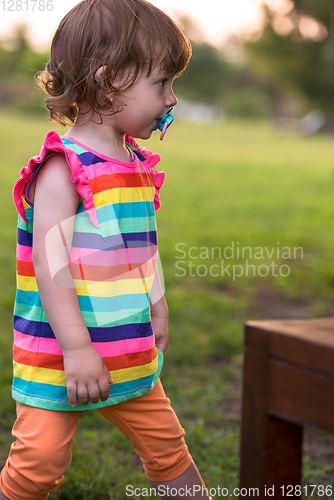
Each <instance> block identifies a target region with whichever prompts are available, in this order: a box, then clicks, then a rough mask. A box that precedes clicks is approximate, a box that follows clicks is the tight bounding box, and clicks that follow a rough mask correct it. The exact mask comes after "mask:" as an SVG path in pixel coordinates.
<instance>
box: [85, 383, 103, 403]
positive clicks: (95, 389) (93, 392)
mask: <svg viewBox="0 0 334 500" xmlns="http://www.w3.org/2000/svg"><path fill="white" fill-rule="evenodd" d="M87 389H88V397H89V401H91V402H92V403H98V402H99V401H100V388H99V385H98V383H97V382H94V383H90V384H88V387H87Z"/></svg>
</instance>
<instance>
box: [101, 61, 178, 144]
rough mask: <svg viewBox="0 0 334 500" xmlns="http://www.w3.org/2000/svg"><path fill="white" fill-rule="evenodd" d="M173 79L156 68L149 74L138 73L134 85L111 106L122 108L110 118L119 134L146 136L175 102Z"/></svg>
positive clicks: (148, 135)
mask: <svg viewBox="0 0 334 500" xmlns="http://www.w3.org/2000/svg"><path fill="white" fill-rule="evenodd" d="M173 81H174V77H170V76H168V75H166V73H165V72H164V71H163V70H161V69H160V68H156V69H155V70H154V71H153V72H152V73H151V75H150V76H149V77H146V75H145V74H143V75H142V76H140V78H139V80H138V82H137V83H136V85H135V86H134V87H132V88H131V89H130V90H128V91H126V92H124V93H123V94H122V96H121V97H119V98H115V99H114V102H113V106H114V107H115V109H117V107H118V106H121V108H122V111H120V112H119V113H116V114H115V115H113V116H111V117H110V120H111V124H112V125H113V127H114V128H115V129H116V130H117V131H118V132H119V133H121V134H128V135H130V136H131V137H134V138H138V139H149V138H150V137H151V135H152V132H153V130H154V128H155V127H156V126H157V123H158V122H159V121H160V120H161V118H162V117H163V116H164V115H165V114H166V113H167V111H168V110H169V109H170V108H171V107H172V106H175V105H176V104H177V99H176V96H175V94H174V92H173V89H172V85H173Z"/></svg>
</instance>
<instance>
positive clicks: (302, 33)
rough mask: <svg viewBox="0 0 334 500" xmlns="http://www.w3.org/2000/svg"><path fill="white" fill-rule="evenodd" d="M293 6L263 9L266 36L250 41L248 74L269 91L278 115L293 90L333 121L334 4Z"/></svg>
mask: <svg viewBox="0 0 334 500" xmlns="http://www.w3.org/2000/svg"><path fill="white" fill-rule="evenodd" d="M289 4H290V10H288V11H287V12H286V13H284V14H281V13H278V12H275V11H273V10H271V9H270V8H269V7H268V6H264V5H263V9H264V11H265V19H266V21H265V27H264V29H263V32H262V34H261V36H260V38H259V39H258V40H256V41H250V42H247V43H245V54H246V59H247V65H248V68H249V71H250V72H251V73H252V74H253V75H254V76H255V77H256V78H257V79H258V80H260V81H262V82H264V83H266V84H267V85H268V87H269V88H270V92H271V94H272V97H273V99H274V102H275V103H276V110H275V111H276V114H278V113H279V109H278V108H279V106H280V104H281V99H280V98H281V96H282V93H283V92H284V91H285V90H288V91H291V92H294V93H297V94H298V93H301V94H302V95H303V96H304V97H305V99H306V100H307V101H308V103H309V104H310V106H312V107H317V108H320V109H322V110H323V111H324V112H325V113H326V114H327V115H329V117H331V120H334V0H316V1H315V0H289ZM282 91H283V92H282Z"/></svg>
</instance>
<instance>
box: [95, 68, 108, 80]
mask: <svg viewBox="0 0 334 500" xmlns="http://www.w3.org/2000/svg"><path fill="white" fill-rule="evenodd" d="M106 69H107V66H101V67H100V68H99V69H98V70H97V71H96V72H95V75H94V78H95V80H96V81H97V82H99V81H101V80H103V73H104V72H105V70H106Z"/></svg>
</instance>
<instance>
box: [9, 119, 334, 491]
mask: <svg viewBox="0 0 334 500" xmlns="http://www.w3.org/2000/svg"><path fill="white" fill-rule="evenodd" d="M52 127H53V126H52V125H49V124H48V123H47V121H46V120H45V121H43V120H42V119H38V118H30V117H23V116H19V115H17V116H15V115H9V114H8V115H6V114H2V116H1V117H0V130H1V137H0V144H1V168H0V181H1V184H0V186H1V188H0V189H1V197H0V209H1V214H2V218H1V235H2V237H1V247H0V248H1V251H0V269H1V273H0V285H1V286H0V313H1V322H0V363H1V371H0V395H1V408H0V415H1V419H0V454H1V456H0V460H5V458H6V456H7V453H8V447H9V444H10V442H11V436H10V427H11V424H12V422H13V419H14V408H15V406H14V402H13V401H12V400H11V397H10V383H11V343H12V327H11V316H12V305H13V300H14V293H15V235H16V212H15V208H14V205H13V202H12V186H13V183H14V182H15V180H16V179H17V178H18V176H19V170H20V168H21V167H22V166H23V165H25V164H26V161H27V159H28V158H29V157H30V156H32V155H36V154H38V152H39V150H40V147H41V143H42V139H43V137H44V134H45V133H46V132H47V130H49V129H50V128H52ZM57 130H58V131H60V132H62V130H63V129H57ZM145 145H146V146H149V147H150V148H151V149H152V150H153V151H157V152H159V153H160V154H161V157H162V161H161V164H160V167H158V168H159V169H162V170H165V172H166V183H165V186H164V187H163V189H162V191H161V199H162V208H161V210H159V212H158V213H157V220H158V235H159V251H160V255H161V259H162V264H163V271H164V277H165V283H166V298H167V302H168V305H169V310H170V346H169V348H168V351H167V354H166V356H165V364H164V368H163V372H162V377H161V378H162V381H163V384H164V387H165V390H166V392H167V395H168V396H169V397H170V398H171V401H172V404H173V407H174V408H175V410H176V412H177V414H178V415H179V418H180V421H181V423H182V425H183V426H184V428H185V430H186V439H187V443H188V446H189V448H190V451H191V453H192V454H193V457H194V459H195V461H196V462H197V465H198V467H199V469H200V471H201V473H202V475H203V478H204V479H205V481H206V483H207V485H208V486H209V487H216V486H217V485H220V486H221V487H223V486H224V487H228V488H230V489H232V488H233V487H237V486H238V472H239V432H240V413H239V412H238V411H232V410H230V409H228V408H227V407H226V404H225V403H226V402H227V401H228V400H229V399H231V398H232V400H233V401H235V402H238V401H240V377H241V369H240V365H241V363H242V349H243V325H244V322H245V321H246V320H247V319H256V318H266V317H275V314H278V313H277V311H278V309H277V304H278V303H281V305H282V308H283V309H282V310H280V312H279V317H284V314H285V312H286V314H287V315H289V316H290V317H296V316H298V312H299V311H300V310H301V309H298V307H300V304H303V307H304V309H302V311H303V317H314V316H321V315H330V314H332V312H331V311H332V306H333V304H334V286H333V285H334V261H333V254H334V239H333V230H334V203H333V194H334V182H333V172H334V170H333V169H334V160H333V158H334V142H333V139H332V137H326V136H317V137H312V138H307V139H306V138H298V137H278V136H276V135H275V134H274V133H273V130H272V128H271V125H270V124H269V123H266V122H251V121H249V122H247V121H246V122H240V121H226V122H224V123H220V124H214V125H213V124H212V125H211V124H208V125H203V126H198V125H194V124H185V123H178V122H176V123H175V124H173V127H171V129H170V130H169V131H168V133H167V135H166V138H165V140H164V141H163V142H160V141H159V137H158V135H155V136H154V137H153V138H152V139H151V140H150V141H149V142H148V143H145ZM232 242H233V244H234V248H235V255H234V258H233V259H227V258H226V256H225V257H224V251H225V254H226V252H228V250H226V249H227V248H228V247H231V245H232ZM278 242H279V243H278ZM180 243H182V244H183V245H182V246H179V247H178V248H182V249H183V250H184V251H185V252H186V256H185V257H184V258H183V259H180V256H181V255H182V254H181V252H180V251H177V250H176V248H175V246H176V245H178V244H180ZM192 247H194V248H192ZM242 247H250V249H251V251H252V253H253V257H252V258H248V261H249V262H248V264H253V265H254V266H255V271H256V276H254V277H253V276H252V271H251V270H250V271H249V274H250V275H249V276H245V273H246V265H247V263H246V259H243V258H241V257H240V258H238V256H237V254H236V249H237V248H239V249H241V248H242ZM266 247H267V249H268V252H269V254H270V253H271V251H272V249H274V253H273V256H272V257H271V258H270V257H265V258H263V259H262V258H255V257H254V253H256V252H259V251H260V250H259V248H262V249H264V250H263V251H264V252H265V248H266ZM295 247H301V248H302V256H301V251H299V252H297V256H296V258H294V255H293V249H294V248H295ZM190 248H192V250H191V252H190V255H189V254H188V252H189V250H190ZM212 248H216V250H215V251H214V255H213V256H211V252H212ZM277 248H278V249H279V256H278V255H277ZM288 249H289V251H290V253H291V258H286V256H287V255H285V256H284V252H285V254H287V253H288ZM219 252H220V253H221V256H219ZM247 255H249V250H248V254H247ZM177 257H179V258H178V259H177ZM181 261H182V262H181ZM183 261H184V263H183ZM222 261H223V265H224V266H225V267H226V266H227V265H230V268H229V269H230V271H231V273H232V270H233V266H239V267H235V268H234V269H235V271H236V272H238V273H239V274H241V272H242V273H243V275H242V276H240V277H235V279H233V273H232V274H231V276H229V275H228V273H227V272H226V271H225V273H224V275H222V273H221V271H220V269H221V266H222ZM177 262H178V263H179V264H178V265H179V268H177V267H176V266H175V265H176V263H177ZM189 264H191V266H192V268H191V272H192V274H193V276H191V275H190V271H189V267H188V266H189ZM272 264H274V265H275V266H276V267H275V268H274V269H275V273H276V274H278V276H276V277H275V276H272V273H271V272H270V273H269V274H268V276H266V277H261V276H259V274H258V271H259V266H261V265H262V266H270V265H272ZM213 265H216V266H218V267H214V268H212V269H213V270H214V272H215V273H216V274H218V276H212V275H210V273H209V268H210V266H213ZM282 265H284V266H289V267H288V269H289V271H290V272H289V275H288V276H286V277H283V276H281V275H279V272H278V270H279V266H282ZM180 267H181V269H184V270H185V271H182V272H181V271H180ZM250 269H252V268H250ZM264 269H265V268H264V267H262V270H264ZM284 269H285V270H286V269H287V268H286V267H285V268H284ZM206 271H208V272H207V274H206V275H205V276H204V274H205V272H206ZM184 273H185V275H184V276H178V275H180V274H184ZM268 291H269V292H270V294H271V295H270V296H272V297H274V299H275V300H274V301H272V302H270V300H268V293H267V292H268ZM286 304H289V307H290V308H289V311H288V310H287V309H286V307H285V305H286ZM283 306H284V307H283ZM291 315H292V316H291ZM333 470H334V463H327V462H326V461H323V460H321V457H320V459H319V460H318V461H317V460H315V459H310V457H308V456H306V457H305V458H304V477H303V480H304V482H305V484H312V483H313V484H314V482H315V481H317V482H318V483H321V484H325V483H326V484H328V483H329V482H331V481H332V480H333ZM126 484H133V485H137V486H139V487H141V488H142V487H144V486H148V482H147V481H146V479H145V476H144V474H143V471H142V468H141V465H140V463H139V461H138V459H137V458H136V457H135V456H134V454H133V452H132V449H131V445H130V444H129V442H128V441H127V440H126V439H125V438H124V437H123V436H122V435H121V434H120V433H119V432H118V430H117V429H115V428H113V427H110V424H108V423H106V422H104V421H103V419H102V418H101V417H100V416H99V415H96V414H95V413H94V412H87V413H86V414H85V415H84V416H83V417H81V419H80V422H79V428H78V432H77V434H76V437H75V447H74V454H73V463H72V466H71V468H70V470H69V471H68V473H67V475H66V478H65V482H64V484H63V486H62V487H61V488H60V489H59V490H58V491H56V492H54V493H52V494H51V495H50V499H52V500H61V499H62V500H65V499H66V500H70V499H78V500H88V499H94V500H107V499H109V498H115V499H125V498H127V497H126V495H125V485H126Z"/></svg>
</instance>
